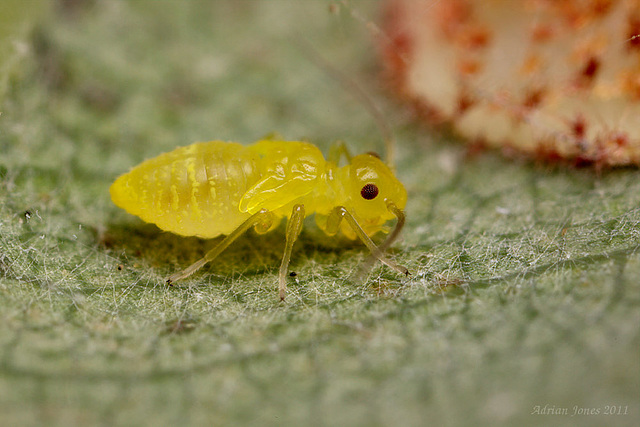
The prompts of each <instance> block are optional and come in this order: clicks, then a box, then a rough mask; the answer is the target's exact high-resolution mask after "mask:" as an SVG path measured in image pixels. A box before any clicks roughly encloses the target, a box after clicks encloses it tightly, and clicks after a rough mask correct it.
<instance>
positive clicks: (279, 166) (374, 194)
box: [110, 140, 407, 298]
mask: <svg viewBox="0 0 640 427" xmlns="http://www.w3.org/2000/svg"><path fill="white" fill-rule="evenodd" d="M336 153H338V155H337V156H335V157H338V158H335V159H329V160H325V158H324V157H323V155H322V153H321V152H320V150H319V149H318V148H317V147H316V146H314V145H313V144H310V143H307V142H300V141H276V140H262V141H258V142H256V143H255V144H253V145H250V146H243V145H241V144H238V143H234V142H223V141H210V142H202V143H195V144H192V145H189V146H186V147H181V148H177V149H175V150H173V151H171V152H169V153H164V154H161V155H159V156H157V157H155V158H153V159H149V160H146V161H144V162H142V163H141V164H139V165H138V166H136V167H134V168H133V169H132V170H131V171H129V172H128V173H126V174H124V175H122V176H120V177H119V178H118V179H116V181H115V182H114V183H113V184H112V185H111V188H110V193H111V199H112V200H113V202H114V203H115V204H116V205H117V206H119V207H121V208H123V209H125V210H126V211H127V212H129V213H131V214H133V215H137V216H139V217H140V218H141V219H142V220H144V221H146V222H150V223H153V224H156V225H157V226H158V227H160V228H161V229H163V230H166V231H170V232H172V233H176V234H180V235H183V236H198V237H203V238H212V237H216V236H219V235H229V236H228V238H227V239H228V242H226V241H224V242H222V243H221V244H220V245H219V246H220V247H219V248H215V249H214V250H212V251H211V252H212V253H210V254H207V256H205V258H203V260H201V261H200V262H199V263H197V264H198V265H197V266H196V265H194V266H191V267H190V268H189V269H187V270H185V271H184V272H182V273H180V274H177V275H174V276H171V277H170V278H169V282H172V281H175V280H179V279H181V278H184V277H186V276H188V275H189V274H192V273H193V272H194V271H195V270H197V269H198V268H200V267H201V266H202V265H204V263H206V262H208V261H210V260H211V259H213V258H214V257H215V256H217V254H218V253H219V252H221V251H222V250H224V248H226V246H228V244H230V243H231V242H232V241H233V240H234V239H235V238H237V236H238V235H240V234H241V233H242V232H244V231H245V230H246V229H247V228H250V227H254V228H255V229H256V231H258V232H266V231H269V230H271V229H273V228H275V227H276V226H277V225H278V223H279V221H280V220H281V219H282V218H283V217H287V218H289V219H290V222H292V224H290V225H288V227H287V248H286V250H285V257H284V258H283V265H282V266H281V277H280V291H281V295H280V296H281V298H284V277H283V276H284V273H286V271H284V273H283V270H286V265H288V257H289V255H290V252H291V247H292V245H293V242H294V241H295V239H296V238H297V236H298V233H299V231H300V228H301V222H302V219H304V217H305V216H307V215H310V214H313V213H315V214H316V223H317V224H318V226H319V227H320V228H321V229H322V230H324V231H325V232H326V233H327V234H330V235H332V234H335V233H337V232H338V231H341V232H342V233H343V234H344V235H345V236H347V237H349V238H351V239H354V238H356V237H359V238H360V239H361V240H363V242H364V243H365V244H366V245H367V246H368V247H369V249H370V250H371V251H372V254H373V255H374V256H375V257H376V258H378V259H380V260H381V261H383V262H385V263H386V264H387V265H391V266H392V267H393V268H395V269H397V270H399V271H402V272H405V273H406V269H404V267H400V266H396V265H395V264H393V262H391V261H388V260H386V259H385V258H384V256H383V255H382V252H384V250H385V249H386V247H382V246H381V247H380V249H378V247H376V246H375V245H374V244H373V242H371V240H370V239H369V238H368V236H371V235H373V234H375V233H377V232H378V231H381V230H384V231H387V230H386V228H385V227H384V224H385V223H386V222H387V221H389V220H392V219H394V218H396V217H397V218H398V219H399V222H400V219H401V218H400V217H402V221H404V214H403V213H402V209H404V206H405V204H406V201H407V193H406V190H405V188H404V186H403V185H402V184H401V183H400V181H398V179H397V178H396V177H395V176H394V174H393V172H392V171H391V170H390V169H389V168H388V167H387V166H386V165H385V164H384V163H383V162H382V161H381V160H380V159H379V158H378V157H377V156H375V155H371V154H362V155H358V156H354V157H353V158H351V157H350V156H349V155H348V154H347V153H346V149H345V150H343V151H342V152H340V151H336ZM340 153H342V154H345V155H346V157H347V160H348V164H346V165H345V166H339V165H338V160H339V156H340ZM292 217H294V218H292ZM343 218H345V219H346V221H341V220H342V219H343ZM400 227H401V225H400ZM396 228H398V227H396ZM397 231H398V232H399V229H398V230H397ZM232 236H233V237H232ZM389 243H390V242H389ZM214 252H215V253H214ZM285 261H286V262H285ZM285 264H286V265H285Z"/></svg>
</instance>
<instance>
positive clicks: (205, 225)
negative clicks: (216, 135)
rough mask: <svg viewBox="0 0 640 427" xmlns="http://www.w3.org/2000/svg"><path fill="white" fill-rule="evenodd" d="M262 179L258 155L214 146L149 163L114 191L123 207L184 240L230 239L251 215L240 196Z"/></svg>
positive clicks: (185, 149) (201, 146)
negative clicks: (241, 208) (241, 204)
mask: <svg viewBox="0 0 640 427" xmlns="http://www.w3.org/2000/svg"><path fill="white" fill-rule="evenodd" d="M259 178H260V176H259V170H258V167H257V155H256V154H255V153H252V151H251V150H248V149H247V148H246V147H244V146H243V145H241V144H237V143H232V142H222V141H211V142H202V143H196V144H192V145H189V146H186V147H181V148H178V149H176V150H173V151H171V152H169V153H164V154H161V155H159V156H158V157H155V158H153V159H149V160H147V161H145V162H143V163H141V164H140V165H138V166H136V167H135V168H133V169H132V170H131V171H130V172H128V173H126V174H124V175H122V176H120V177H119V178H118V179H117V180H116V181H115V182H114V183H113V185H112V186H111V189H110V192H111V198H112V200H113V202H114V203H115V204H116V205H118V206H119V207H121V208H123V209H125V210H126V211H127V212H129V213H131V214H133V215H137V216H139V217H140V218H141V219H142V220H144V221H146V222H151V223H154V224H156V225H157V226H158V227H160V228H162V229H163V230H166V231H170V232H172V233H176V234H181V235H184V236H199V237H205V238H210V237H215V236H218V235H220V234H229V233H230V232H232V231H233V230H234V229H235V228H237V227H238V225H240V224H241V223H242V222H243V221H244V220H245V219H247V218H248V217H249V214H247V213H242V212H240V211H239V210H238V203H239V201H240V198H242V195H243V194H244V193H245V192H246V191H247V189H248V188H249V187H251V186H252V185H253V184H254V183H255V182H257V181H258V179H259Z"/></svg>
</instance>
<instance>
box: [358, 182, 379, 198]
mask: <svg viewBox="0 0 640 427" xmlns="http://www.w3.org/2000/svg"><path fill="white" fill-rule="evenodd" d="M379 191H380V190H378V186H377V185H375V184H367V185H365V186H364V187H362V190H360V195H361V196H362V198H363V199H365V200H373V199H375V198H376V196H377V195H378V192H379Z"/></svg>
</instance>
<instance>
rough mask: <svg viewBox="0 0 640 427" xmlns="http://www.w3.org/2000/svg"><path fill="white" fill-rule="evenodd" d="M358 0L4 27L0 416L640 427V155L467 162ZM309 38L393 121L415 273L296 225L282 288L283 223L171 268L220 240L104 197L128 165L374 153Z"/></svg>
mask: <svg viewBox="0 0 640 427" xmlns="http://www.w3.org/2000/svg"><path fill="white" fill-rule="evenodd" d="M25 4H26V5H27V6H29V5H35V3H31V2H28V1H27V2H22V3H20V2H16V5H15V7H25ZM354 4H355V9H353V10H349V9H346V8H345V7H344V6H341V4H338V6H339V7H337V8H336V7H334V8H330V7H329V3H327V2H323V1H215V2H203V1H198V2H195V1H194V2H187V1H183V2H178V1H176V2H150V1H149V2H138V1H135V2H124V1H123V2H120V1H104V2H103V1H100V2H80V1H64V2H59V3H55V4H54V3H51V4H50V5H51V10H50V11H49V12H47V13H46V14H43V15H41V16H40V18H38V19H37V20H36V19H35V18H33V20H32V21H31V22H32V27H31V29H30V30H29V31H26V32H25V31H23V32H22V33H19V35H18V36H16V37H21V39H19V40H17V41H16V40H14V41H13V42H11V43H5V42H3V44H2V46H3V49H4V50H3V52H9V51H10V52H11V53H10V54H7V55H5V56H4V57H3V58H2V61H3V62H2V64H3V67H2V68H0V70H1V73H2V75H1V76H0V77H1V79H0V80H1V81H5V82H6V86H5V89H3V94H2V96H3V98H2V104H1V106H0V111H1V112H2V115H0V322H1V324H2V328H1V329H0V414H1V417H0V425H2V426H5V425H6V426H15V425H21V426H25V425H47V426H70V425H105V426H106V425H149V426H159V425H238V424H240V425H256V426H269V425H273V426H276V425H277V426H294V425H345V426H376V425H380V426H381V425H397V426H419V425H427V424H429V425H465V424H466V425H471V424H474V425H492V426H496V425H581V426H600V425H616V426H618V425H628V426H633V425H638V422H639V420H640V415H639V411H640V408H639V407H638V402H640V396H639V390H640V384H639V377H640V372H639V367H640V350H639V349H640V339H639V338H640V335H639V328H640V315H639V313H640V311H639V307H640V280H639V279H638V278H639V277H640V254H639V249H640V208H639V206H640V179H639V178H640V174H639V173H638V171H637V170H633V169H629V170H614V171H606V172H602V173H600V174H598V173H596V172H594V171H593V170H591V169H578V170H576V169H571V168H565V167H547V166H540V165H535V164H531V163H526V162H514V161H510V160H505V159H503V158H502V157H500V156H499V155H497V154H495V153H481V154H479V155H475V156H467V155H465V148H464V146H463V144H461V143H460V142H459V141H456V140H455V138H454V137H452V136H449V135H446V134H444V135H443V134H436V133H433V132H431V131H429V130H426V129H424V128H420V127H417V126H415V125H412V124H409V123H410V121H409V120H408V114H407V112H406V111H405V110H404V109H403V108H404V107H402V106H401V105H398V104H396V103H394V102H393V101H390V98H389V96H388V95H389V92H388V91H385V88H384V87H383V85H381V84H380V81H379V79H378V77H379V74H378V70H379V68H378V65H377V59H376V57H375V51H374V47H373V46H372V42H371V32H370V31H369V30H370V29H371V28H372V27H373V25H371V22H369V25H367V22H368V21H369V20H372V21H375V20H376V19H377V17H376V11H375V8H374V6H376V4H375V3H374V2H355V3H354ZM20 5H22V6H20ZM354 15H355V16H354ZM374 32H375V31H374ZM25 33H26V34H27V35H26V36H25V35H24V34H25ZM14 34H18V33H14ZM3 37H9V36H7V35H6V34H3ZM302 38H304V39H306V42H305V43H303V44H300V43H298V42H297V40H299V39H302ZM307 44H308V45H310V46H311V47H312V48H313V49H315V50H317V51H318V52H319V53H320V54H321V55H322V56H323V57H324V58H326V60H327V61H328V62H329V63H331V64H333V66H334V67H336V68H338V69H339V70H341V71H342V72H343V73H345V74H347V75H349V76H350V78H352V79H354V80H355V81H357V82H358V83H359V84H360V85H361V86H363V87H364V89H365V91H366V92H367V93H368V94H369V96H371V97H372V98H373V99H375V101H376V102H377V103H379V104H380V105H381V107H382V108H383V110H384V111H385V115H386V116H387V118H388V120H389V122H390V124H391V126H392V128H393V130H394V133H395V135H396V137H397V138H398V156H397V157H398V164H397V171H398V175H399V177H400V178H401V180H402V181H403V182H404V183H405V184H406V186H407V189H408V192H409V203H408V206H407V209H406V211H407V215H408V222H407V227H406V230H405V233H404V238H403V240H402V241H400V242H399V243H397V244H395V245H394V248H393V250H392V252H391V256H392V257H393V258H394V259H395V260H396V261H397V262H398V263H400V264H403V265H406V266H407V267H409V269H410V270H411V272H412V276H411V277H409V278H404V277H399V276H398V275H397V274H396V273H394V272H393V271H390V270H389V269H387V268H383V267H381V266H376V267H375V268H374V269H373V271H372V272H371V275H370V276H369V278H368V280H367V281H366V282H363V281H362V280H358V279H357V273H358V267H359V265H361V264H362V262H363V261H364V260H365V259H366V255H367V254H366V252H365V251H364V250H363V248H362V247H361V246H359V245H356V244H352V243H349V242H346V241H344V240H335V239H332V238H329V237H326V236H324V235H323V234H322V232H320V231H319V230H318V229H317V228H315V226H314V225H313V221H308V222H307V226H306V227H305V229H304V231H303V233H302V236H301V239H300V241H299V242H298V244H297V245H296V247H295V250H294V256H293V259H292V269H293V270H295V271H296V272H297V273H298V275H297V277H295V278H291V281H290V283H289V286H290V287H289V295H288V299H287V301H286V302H285V303H281V302H280V301H278V298H277V291H276V282H277V267H278V263H279V258H280V256H281V253H282V250H283V246H284V234H283V228H282V227H281V228H280V229H278V230H276V231H275V232H273V233H270V234H267V235H265V236H257V235H255V234H254V233H249V234H248V235H247V236H246V237H244V238H242V239H241V240H240V241H239V242H238V243H237V244H235V245H234V246H233V247H231V248H230V249H229V250H228V251H226V252H225V253H224V254H223V255H222V256H221V258H220V259H219V260H218V261H217V262H216V263H215V265H211V266H207V267H206V268H205V269H204V270H203V271H202V272H200V273H198V274H196V275H195V276H193V277H192V278H190V279H188V280H185V281H184V282H183V283H179V284H178V285H177V286H175V287H171V288H169V287H167V286H165V284H164V283H163V278H164V277H166V276H167V275H168V274H170V273H172V272H175V271H176V270H178V269H180V268H184V267H185V266H187V265H189V263H191V262H193V261H194V260H196V259H197V258H198V257H199V256H201V255H202V254H203V253H204V252H205V251H206V250H207V249H208V248H210V247H211V245H212V244H213V243H214V242H211V241H202V240H198V239H196V238H181V237H178V236H174V235H171V234H168V233H163V232H161V231H159V230H158V229H157V228H156V227H155V226H153V225H149V224H144V223H142V222H141V221H140V220H138V219H137V218H134V217H132V216H130V215H128V214H126V213H125V212H123V211H121V210H120V209H118V208H117V207H115V206H114V205H112V203H111V201H110V199H109V194H108V187H109V185H110V183H111V182H112V181H113V180H114V179H115V177H116V176H117V175H119V174H121V173H123V172H126V171H127V170H128V169H129V168H130V167H131V166H133V165H135V164H137V163H139V162H140V161H142V160H143V159H145V158H148V157H152V156H155V155H157V154H159V153H161V152H163V151H168V150H170V149H172V148H174V147H176V146H178V145H187V144H190V143H192V142H194V141H206V140H211V139H223V140H234V141H239V142H247V143H249V142H252V141H254V140H256V139H257V138H260V137H262V136H264V135H266V134H268V133H270V132H274V131H275V132H278V133H280V134H281V135H283V136H284V137H286V138H288V139H298V138H306V139H309V140H312V141H314V142H316V143H317V144H318V146H320V148H321V149H323V151H325V152H326V151H327V149H328V147H329V145H330V143H331V141H332V140H336V139H342V140H344V141H346V142H347V144H348V145H349V146H350V147H351V148H352V150H354V151H356V152H359V151H370V150H381V149H382V146H383V145H382V142H381V137H380V133H379V132H378V130H377V128H376V125H375V122H374V120H372V118H371V117H370V116H369V115H368V114H367V111H366V109H365V108H364V107H363V105H362V104H361V103H359V102H358V101H356V100H355V99H354V97H353V96H352V94H351V93H349V91H347V90H345V89H344V87H343V86H342V85H341V84H340V83H338V82H336V81H335V80H334V79H333V78H332V77H330V75H329V74H330V73H329V72H328V71H327V70H326V69H323V67H321V66H320V65H319V64H318V63H317V62H314V61H313V60H312V59H311V58H310V56H309V55H308V54H306V53H305V50H308V49H309V47H308V46H307ZM5 48H6V49H5ZM7 61H12V62H11V66H10V67H8V66H7V67H5V66H4V64H7ZM545 405H547V410H563V409H566V410H567V414H566V415H562V414H557V415H539V414H538V415H537V414H535V412H536V408H537V407H538V408H539V409H538V411H543V410H544V407H545ZM612 405H614V406H615V407H616V408H615V410H616V411H618V410H620V411H622V412H623V413H625V411H626V415H624V414H622V415H605V411H606V410H607V409H611V406H612ZM574 407H577V408H578V409H580V410H581V411H584V410H594V411H596V410H597V411H599V413H598V414H592V415H587V414H584V413H581V414H579V415H576V416H575V417H572V416H571V414H573V412H574Z"/></svg>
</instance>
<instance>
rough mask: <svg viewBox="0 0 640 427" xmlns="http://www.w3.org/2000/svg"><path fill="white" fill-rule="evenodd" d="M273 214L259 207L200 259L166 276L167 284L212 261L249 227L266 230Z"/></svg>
mask: <svg viewBox="0 0 640 427" xmlns="http://www.w3.org/2000/svg"><path fill="white" fill-rule="evenodd" d="M273 220H274V216H273V213H271V212H269V211H268V210H266V209H261V210H260V211H258V212H256V213H255V214H253V215H251V216H250V217H249V218H248V219H247V220H246V221H245V222H243V223H242V224H240V225H239V226H238V228H236V229H235V230H233V231H232V232H231V234H229V235H228V236H227V237H225V238H224V239H223V240H222V241H221V242H220V243H218V245H217V246H215V247H214V248H213V249H211V250H210V251H209V252H207V253H206V254H205V256H204V257H202V258H201V259H200V260H198V261H196V262H195V263H193V264H191V265H190V266H189V267H187V268H185V269H184V270H182V271H179V272H177V273H174V274H172V275H171V276H169V277H168V278H167V284H169V285H170V284H172V283H173V282H176V281H178V280H182V279H184V278H186V277H189V276H191V275H192V274H193V273H195V272H196V271H198V270H199V269H201V268H202V267H203V266H204V265H205V264H206V263H208V262H210V261H213V260H214V259H215V258H216V257H217V256H218V255H220V254H221V253H222V251H224V250H225V249H226V248H227V247H228V246H229V245H230V244H231V243H233V242H234V241H235V240H236V239H237V238H238V237H240V236H242V234H244V232H245V231H247V230H248V229H250V228H251V227H256V229H262V230H268V229H269V228H271V224H272V223H273Z"/></svg>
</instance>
